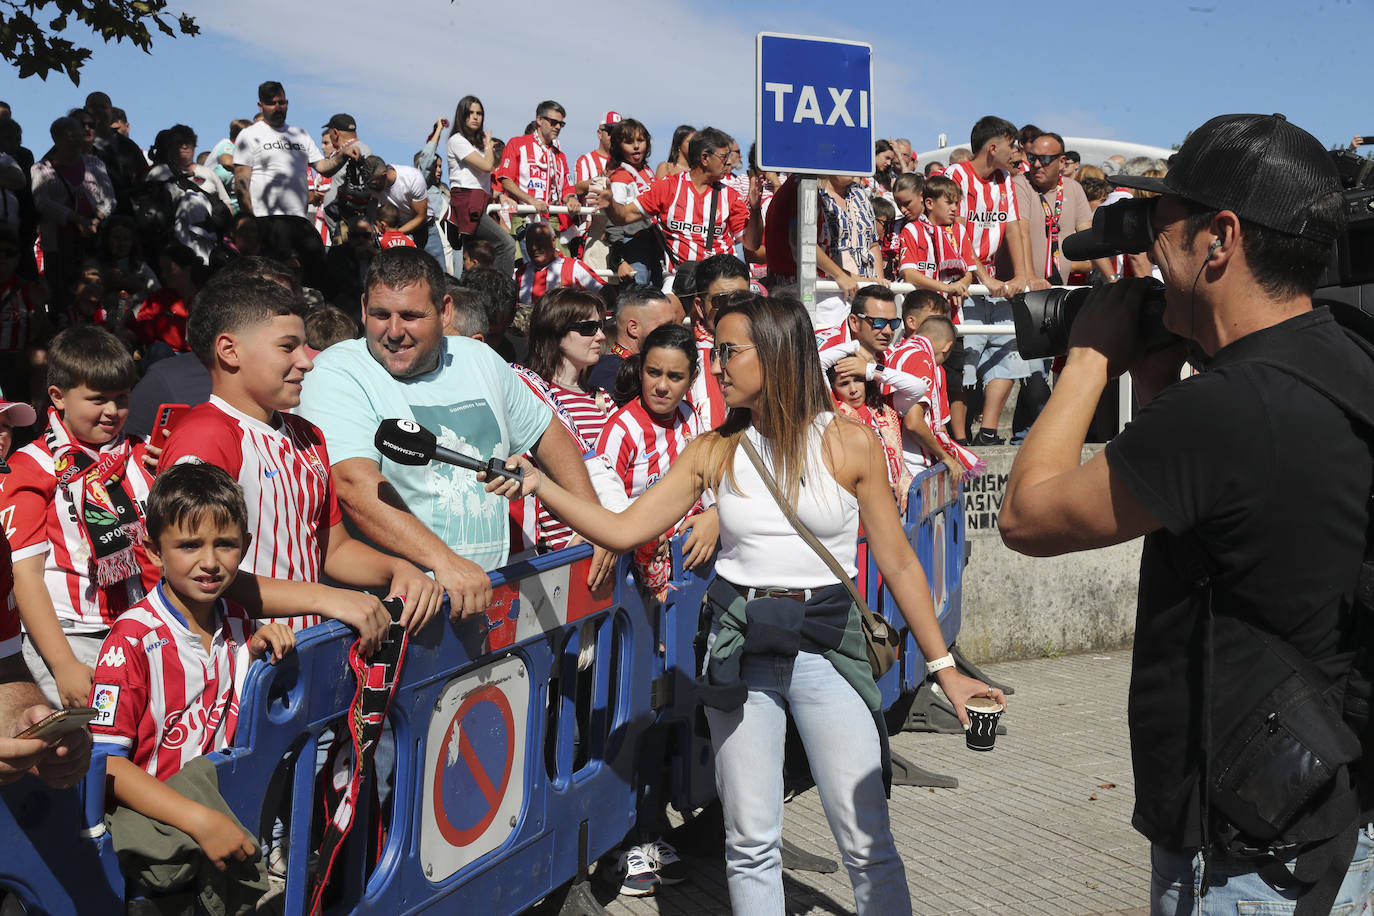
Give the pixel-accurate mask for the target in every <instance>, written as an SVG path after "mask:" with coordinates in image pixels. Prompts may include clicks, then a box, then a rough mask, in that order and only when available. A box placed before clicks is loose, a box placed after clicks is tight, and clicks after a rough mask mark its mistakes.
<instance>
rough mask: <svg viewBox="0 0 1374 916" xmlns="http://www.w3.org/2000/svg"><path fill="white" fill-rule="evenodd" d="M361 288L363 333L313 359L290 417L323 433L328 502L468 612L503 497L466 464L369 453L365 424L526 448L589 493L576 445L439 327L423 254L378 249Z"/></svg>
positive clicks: (496, 557)
mask: <svg viewBox="0 0 1374 916" xmlns="http://www.w3.org/2000/svg"><path fill="white" fill-rule="evenodd" d="M364 288H365V289H366V293H365V294H364V296H363V307H362V317H363V325H364V337H363V339H360V340H347V341H344V342H342V343H339V344H335V345H334V346H332V347H330V348H329V349H328V350H326V351H325V352H323V353H321V354H320V355H319V357H318V358H317V359H316V360H315V368H314V369H313V370H312V371H311V372H310V373H309V374H308V375H307V376H306V379H305V383H304V390H303V392H302V396H301V405H300V408H299V413H300V414H301V415H302V416H304V417H305V418H306V419H308V420H309V421H310V422H312V423H314V424H315V425H316V426H318V427H319V428H320V429H321V430H322V431H323V432H324V437H325V443H326V445H327V448H328V450H329V460H330V461H331V462H332V465H333V477H334V486H335V488H336V489H337V491H338V496H339V502H340V504H341V505H342V507H343V509H344V511H345V512H346V513H347V515H348V517H349V519H350V520H351V521H352V523H353V525H354V527H355V528H356V529H357V530H358V532H359V533H360V534H361V535H362V536H363V537H364V538H366V539H367V540H369V541H371V542H372V543H373V544H375V545H376V546H377V547H379V548H380V549H382V550H385V551H388V552H390V553H393V554H396V555H398V556H402V557H405V558H406V559H408V560H410V561H411V562H413V563H415V564H417V565H419V566H421V567H423V568H425V569H429V570H432V571H433V573H434V578H435V579H436V580H437V581H438V582H439V584H440V585H442V586H443V587H444V590H445V591H446V592H447V593H448V596H449V601H450V604H451V606H452V616H453V618H454V619H457V618H458V617H459V616H460V615H461V616H468V615H471V614H476V613H479V612H481V611H483V610H485V609H486V608H487V607H488V606H489V605H490V603H491V583H490V580H489V579H488V577H487V575H486V573H487V572H488V571H489V570H493V569H496V568H497V567H499V566H501V565H502V564H504V563H505V562H506V557H507V551H508V547H509V542H510V534H509V530H510V529H509V522H508V521H507V516H508V512H509V508H508V505H509V504H508V503H507V501H506V500H505V499H502V498H499V497H495V496H492V495H491V494H490V493H487V492H486V490H485V487H484V484H483V483H482V482H480V481H478V480H477V477H476V475H475V474H474V473H473V472H472V471H468V470H464V469H462V468H458V467H453V466H451V465H447V464H439V463H431V464H428V465H422V466H419V467H413V466H406V465H399V464H396V463H394V462H392V461H390V460H389V459H387V458H384V457H382V455H381V454H380V453H379V452H378V451H377V449H376V447H375V446H374V445H373V437H374V435H375V434H376V431H377V425H378V424H379V423H381V421H383V420H387V419H407V418H409V419H413V420H415V422H417V423H419V424H420V425H421V426H423V427H425V428H426V429H428V430H430V431H431V432H433V433H434V434H435V435H436V436H438V438H439V444H440V445H442V446H444V447H445V448H449V449H452V450H453V451H456V452H462V453H464V454H468V455H472V456H473V457H477V458H481V459H482V460H483V461H485V460H486V459H488V458H506V457H509V456H510V455H519V454H522V453H524V452H529V451H533V452H534V455H535V457H536V458H537V459H538V461H539V464H540V466H541V467H543V468H544V469H546V470H547V471H548V472H549V473H550V474H552V475H553V477H554V479H555V480H557V481H558V482H559V483H560V484H562V485H564V486H567V487H569V488H572V489H576V490H577V491H579V492H580V493H582V494H584V495H585V496H587V497H588V498H591V499H595V498H596V495H595V492H594V491H593V489H592V485H591V481H590V480H589V479H588V477H587V470H586V467H585V465H584V464H583V463H582V454H581V450H580V449H579V448H578V447H577V445H576V443H575V442H574V441H573V439H572V437H571V436H570V435H569V434H568V432H567V430H566V429H565V428H564V426H563V424H562V423H560V422H559V421H558V419H557V418H555V417H554V416H553V413H552V411H551V410H550V409H549V408H548V406H547V405H546V404H545V403H544V402H543V401H542V400H540V399H539V398H538V397H537V396H535V395H534V393H533V392H531V391H530V389H529V388H528V387H527V386H526V385H525V384H524V382H522V381H521V380H520V379H519V377H518V376H516V374H515V373H514V372H513V371H512V370H511V368H510V367H509V366H508V365H507V364H506V363H505V362H504V361H502V359H501V357H499V356H498V355H497V354H496V353H495V351H493V350H492V349H491V348H490V347H488V346H486V345H485V344H483V343H480V342H478V341H475V340H471V339H469V338H466V337H446V336H445V335H444V332H443V329H444V325H445V324H446V323H447V322H448V319H449V318H450V317H451V316H452V311H453V300H452V299H450V298H449V297H448V296H447V295H444V294H443V274H442V273H441V272H440V271H439V266H438V264H437V263H436V262H435V261H434V259H433V258H432V257H430V256H429V255H428V254H426V253H425V252H423V251H420V250H418V249H415V248H403V247H402V248H389V249H386V250H385V251H382V252H381V253H379V254H378V255H376V256H375V257H374V258H373V259H372V261H371V263H370V264H369V266H368V269H367V277H366V280H365V281H364Z"/></svg>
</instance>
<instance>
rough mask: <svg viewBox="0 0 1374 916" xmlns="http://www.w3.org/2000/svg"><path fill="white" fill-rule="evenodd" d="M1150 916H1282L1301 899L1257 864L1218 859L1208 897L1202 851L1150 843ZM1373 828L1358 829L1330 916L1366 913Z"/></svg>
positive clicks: (1373, 865) (1373, 870)
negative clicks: (1203, 890)
mask: <svg viewBox="0 0 1374 916" xmlns="http://www.w3.org/2000/svg"><path fill="white" fill-rule="evenodd" d="M1150 865H1151V868H1150V916H1250V914H1254V916H1280V914H1284V913H1292V912H1293V908H1294V907H1295V906H1297V901H1296V900H1295V899H1294V895H1293V893H1292V892H1291V891H1283V890H1280V889H1279V888H1276V887H1274V886H1273V885H1272V884H1270V883H1269V882H1268V881H1266V880H1264V879H1263V878H1261V877H1260V876H1259V875H1257V874H1255V872H1254V871H1253V866H1252V865H1250V864H1249V863H1246V862H1235V861H1231V860H1227V859H1219V858H1214V859H1213V860H1212V868H1211V872H1210V875H1209V882H1208V884H1209V886H1208V889H1207V896H1206V897H1202V898H1199V897H1198V892H1199V891H1200V890H1201V886H1202V883H1201V882H1202V854H1201V853H1178V852H1170V851H1169V850H1167V849H1164V848H1163V847H1162V846H1159V845H1158V844H1154V845H1152V846H1151V847H1150ZM1371 879H1374V828H1371V827H1369V826H1365V827H1361V828H1360V838H1359V843H1358V845H1357V846H1356V847H1355V858H1354V860H1353V861H1352V862H1351V863H1350V871H1348V872H1347V873H1346V876H1345V883H1344V884H1342V885H1341V889H1340V891H1339V892H1338V893H1337V894H1336V902H1335V904H1334V905H1333V906H1332V908H1331V913H1332V916H1356V914H1359V913H1363V912H1365V907H1366V905H1367V904H1368V903H1369V894H1370V892H1371V890H1374V886H1372V884H1371Z"/></svg>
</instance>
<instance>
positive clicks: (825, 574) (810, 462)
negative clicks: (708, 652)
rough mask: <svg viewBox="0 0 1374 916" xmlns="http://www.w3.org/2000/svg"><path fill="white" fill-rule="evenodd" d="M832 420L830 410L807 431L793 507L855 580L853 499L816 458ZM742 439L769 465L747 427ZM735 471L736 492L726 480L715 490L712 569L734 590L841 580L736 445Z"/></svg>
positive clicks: (765, 449)
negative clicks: (716, 549)
mask: <svg viewBox="0 0 1374 916" xmlns="http://www.w3.org/2000/svg"><path fill="white" fill-rule="evenodd" d="M833 417H834V414H832V413H823V414H820V415H819V416H817V417H816V420H815V422H814V423H813V424H812V426H811V433H810V436H809V438H808V442H807V462H806V473H805V474H804V475H803V477H802V483H801V488H800V490H799V491H798V494H797V503H796V506H795V507H794V508H795V510H796V513H797V517H798V518H799V519H800V520H801V522H802V524H803V525H805V526H806V527H807V528H808V529H810V531H811V533H812V534H814V535H815V536H816V539H817V540H819V541H820V542H821V543H822V544H824V545H825V546H826V548H827V549H828V550H829V551H830V552H831V553H832V554H833V555H834V557H835V559H836V560H838V561H839V564H840V566H841V567H842V568H843V569H844V571H845V573H846V574H847V575H849V576H855V575H857V574H858V567H857V556H858V533H859V501H858V499H857V498H856V497H855V496H854V494H852V493H850V492H849V491H848V490H846V489H845V488H844V487H842V486H840V484H839V482H838V481H836V480H835V478H834V477H833V476H832V475H831V473H830V471H829V470H828V469H827V468H826V466H825V459H824V458H823V457H822V454H821V434H822V433H823V432H824V430H825V428H826V426H827V425H829V423H830V420H831V419H832V418H833ZM745 435H747V436H748V437H749V441H750V442H752V443H753V444H754V448H755V449H756V450H757V451H758V453H759V457H760V458H762V459H763V462H764V464H765V465H766V466H768V467H770V468H771V467H772V456H771V452H770V450H769V448H768V446H767V444H766V443H765V442H764V440H763V439H762V438H761V437H760V436H759V434H758V431H757V430H755V429H752V428H751V429H749V430H748V431H747V432H746V433H745ZM734 471H735V481H736V483H737V485H738V489H736V488H735V487H733V486H731V485H730V477H729V475H726V477H725V479H724V480H722V481H721V484H720V487H719V489H718V490H717V491H716V492H717V496H718V497H719V502H718V503H717V507H718V508H719V510H720V555H719V556H718V557H717V558H716V572H717V573H718V574H719V575H720V576H722V577H723V578H725V579H726V580H728V581H730V582H733V583H735V584H736V585H745V586H751V587H756V588H763V587H767V586H780V587H784V588H820V587H824V586H827V585H833V584H835V583H836V582H837V581H839V580H837V579H836V578H835V574H834V573H832V572H831V571H830V568H829V567H828V566H826V565H825V561H824V560H822V559H821V558H820V557H819V556H817V555H816V552H815V551H814V550H812V549H811V547H810V546H808V545H807V543H806V542H805V541H803V540H802V539H801V537H800V536H798V535H797V533H796V530H795V529H793V527H792V526H791V524H789V523H788V521H787V516H785V515H783V514H782V509H780V508H779V507H778V504H777V502H776V501H775V500H774V499H773V497H772V495H771V494H770V493H769V492H768V485H767V484H765V483H764V482H763V478H762V477H760V476H759V473H758V471H757V470H755V469H754V464H753V462H751V461H750V460H749V456H748V455H746V454H745V453H744V449H742V448H739V449H736V450H735V459H734Z"/></svg>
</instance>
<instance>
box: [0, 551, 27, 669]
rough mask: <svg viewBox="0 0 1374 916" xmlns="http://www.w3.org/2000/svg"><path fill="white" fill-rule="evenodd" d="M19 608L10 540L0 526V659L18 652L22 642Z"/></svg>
mask: <svg viewBox="0 0 1374 916" xmlns="http://www.w3.org/2000/svg"><path fill="white" fill-rule="evenodd" d="M22 632H23V629H22V627H20V625H19V608H18V607H16V606H15V603H14V565H13V564H12V563H11V562H10V542H9V541H8V540H7V539H6V538H5V530H4V528H0V659H6V658H9V657H10V656H11V655H18V654H19V647H20V645H21V644H22V641H23V637H22V636H21V634H22Z"/></svg>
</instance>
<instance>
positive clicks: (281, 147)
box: [234, 121, 324, 217]
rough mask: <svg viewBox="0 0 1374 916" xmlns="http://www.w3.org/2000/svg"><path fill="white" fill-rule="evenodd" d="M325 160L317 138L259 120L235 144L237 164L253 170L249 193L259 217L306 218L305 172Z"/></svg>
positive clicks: (293, 128) (299, 129)
mask: <svg viewBox="0 0 1374 916" xmlns="http://www.w3.org/2000/svg"><path fill="white" fill-rule="evenodd" d="M323 158H324V154H323V153H321V152H320V148H319V147H318V146H316V145H315V138H314V137H312V136H310V134H308V133H307V132H306V131H304V130H302V129H301V128H299V127H292V126H291V125H289V124H288V125H287V126H286V127H284V128H282V129H281V130H277V129H276V128H275V127H273V126H272V125H270V124H268V123H267V122H266V121H259V122H257V123H256V124H253V125H251V126H249V127H245V128H244V129H243V130H242V131H241V132H240V133H239V138H238V140H236V141H235V142H234V165H248V166H252V168H253V177H252V178H251V179H250V180H249V182H248V192H249V195H250V196H251V197H252V199H253V213H254V215H256V216H300V217H304V216H305V207H306V203H307V202H308V200H309V196H310V189H309V188H308V187H307V185H306V170H307V169H308V168H309V166H310V165H311V164H312V163H315V162H319V161H320V160H321V159H323Z"/></svg>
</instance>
